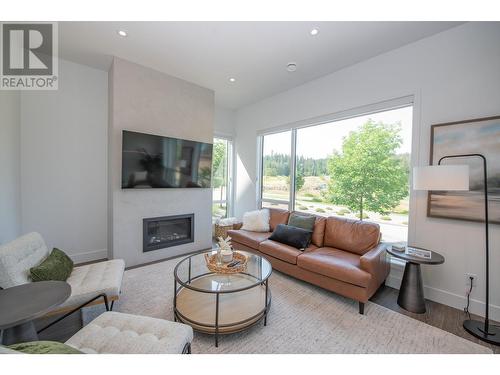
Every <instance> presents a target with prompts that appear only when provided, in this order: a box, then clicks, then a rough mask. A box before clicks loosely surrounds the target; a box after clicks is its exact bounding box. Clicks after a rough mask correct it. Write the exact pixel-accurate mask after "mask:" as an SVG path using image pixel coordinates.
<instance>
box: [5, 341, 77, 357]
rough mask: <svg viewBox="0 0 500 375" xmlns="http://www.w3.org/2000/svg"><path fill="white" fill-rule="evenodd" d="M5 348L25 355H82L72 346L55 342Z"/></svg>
mask: <svg viewBox="0 0 500 375" xmlns="http://www.w3.org/2000/svg"><path fill="white" fill-rule="evenodd" d="M7 348H9V349H12V350H16V351H18V352H21V353H25V354H83V353H82V352H81V351H79V350H76V349H75V348H73V347H72V346H69V345H66V344H62V343H60V342H55V341H32V342H23V343H20V344H14V345H9V346H7Z"/></svg>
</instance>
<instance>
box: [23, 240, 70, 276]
mask: <svg viewBox="0 0 500 375" xmlns="http://www.w3.org/2000/svg"><path fill="white" fill-rule="evenodd" d="M72 271H73V261H72V260H71V258H70V257H69V256H67V255H66V253H65V252H64V251H62V250H59V249H56V248H54V249H53V250H52V252H51V253H50V255H49V256H48V257H47V258H46V259H45V260H44V261H43V262H42V263H40V264H39V265H38V266H36V267H33V268H30V274H31V280H33V281H49V280H58V281H66V280H67V279H68V277H69V275H71V272H72Z"/></svg>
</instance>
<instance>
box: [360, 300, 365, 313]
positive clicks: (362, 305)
mask: <svg viewBox="0 0 500 375" xmlns="http://www.w3.org/2000/svg"><path fill="white" fill-rule="evenodd" d="M359 313H360V314H361V315H364V314H365V304H364V303H363V302H360V303H359Z"/></svg>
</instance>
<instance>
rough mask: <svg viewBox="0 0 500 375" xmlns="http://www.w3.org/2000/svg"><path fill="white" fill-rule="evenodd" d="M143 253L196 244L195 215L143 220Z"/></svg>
mask: <svg viewBox="0 0 500 375" xmlns="http://www.w3.org/2000/svg"><path fill="white" fill-rule="evenodd" d="M142 222H143V230H142V233H143V248H142V251H143V252H147V251H152V250H158V249H163V248H165V247H170V246H177V245H181V244H185V243H189V242H194V214H187V215H175V216H163V217H151V218H147V219H143V220H142Z"/></svg>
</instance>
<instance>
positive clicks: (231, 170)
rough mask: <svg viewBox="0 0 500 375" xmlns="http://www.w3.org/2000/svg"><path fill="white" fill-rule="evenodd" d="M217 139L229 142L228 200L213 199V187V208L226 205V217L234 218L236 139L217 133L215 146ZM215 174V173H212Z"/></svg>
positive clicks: (227, 157)
mask: <svg viewBox="0 0 500 375" xmlns="http://www.w3.org/2000/svg"><path fill="white" fill-rule="evenodd" d="M216 139H222V140H225V141H226V142H227V154H226V160H227V184H226V199H222V200H221V199H215V200H214V198H213V191H214V188H213V187H212V189H211V190H212V206H213V205H214V204H221V203H225V204H226V216H227V217H231V216H233V212H234V205H233V202H234V167H233V166H234V157H235V154H234V153H235V149H234V138H233V137H232V136H229V135H224V134H218V133H215V134H214V136H213V142H214V144H215V140H216ZM212 173H213V172H212Z"/></svg>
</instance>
